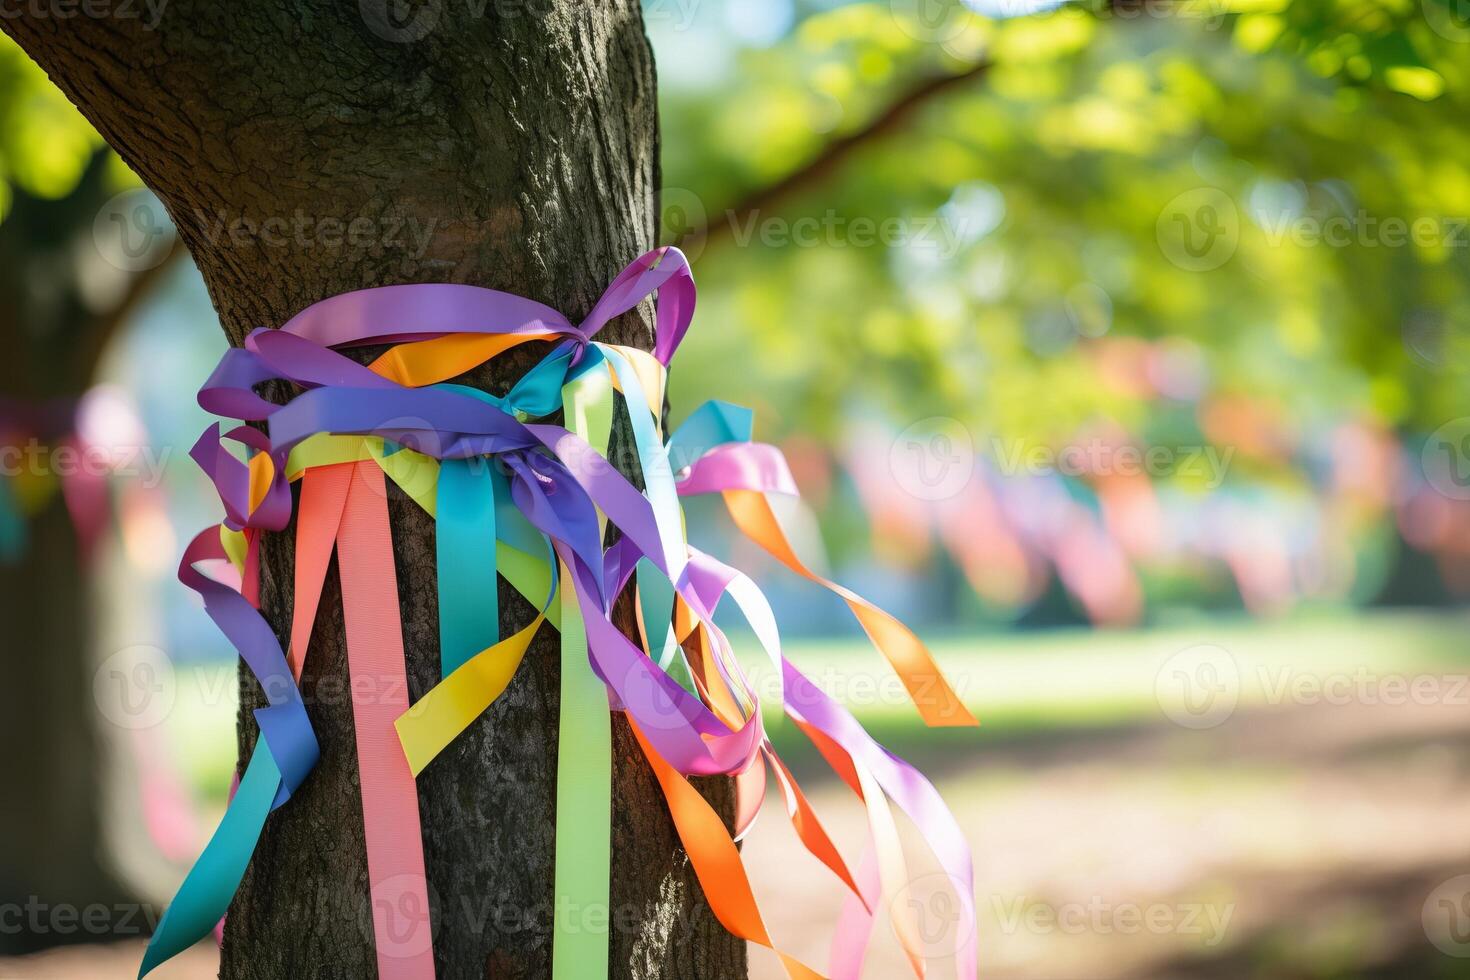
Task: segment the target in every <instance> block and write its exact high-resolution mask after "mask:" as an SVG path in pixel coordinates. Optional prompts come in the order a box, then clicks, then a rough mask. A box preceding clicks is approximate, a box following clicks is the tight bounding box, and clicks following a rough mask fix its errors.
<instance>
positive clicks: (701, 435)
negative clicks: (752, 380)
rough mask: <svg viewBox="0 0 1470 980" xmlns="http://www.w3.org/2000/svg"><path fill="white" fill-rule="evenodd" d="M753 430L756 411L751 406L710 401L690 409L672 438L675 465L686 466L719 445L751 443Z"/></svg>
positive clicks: (671, 446) (670, 443)
mask: <svg viewBox="0 0 1470 980" xmlns="http://www.w3.org/2000/svg"><path fill="white" fill-rule="evenodd" d="M754 432H755V413H754V412H752V411H751V410H750V409H748V408H745V407H743V406H741V405H732V404H730V403H729V402H719V401H708V402H705V403H704V404H703V405H701V406H699V407H698V408H696V409H695V410H694V411H693V412H690V413H689V417H688V418H687V419H685V420H684V424H683V425H681V426H679V428H678V429H677V430H675V432H674V434H673V435H672V436H671V437H669V456H670V458H671V459H672V460H673V464H674V465H675V466H677V467H681V468H682V467H686V466H689V465H690V464H691V463H693V462H694V461H695V460H696V459H698V458H699V457H701V456H703V455H704V454H705V453H707V452H709V451H710V450H711V449H713V448H715V447H716V446H723V445H725V444H726V443H729V442H750V441H751V437H752V436H753V435H754Z"/></svg>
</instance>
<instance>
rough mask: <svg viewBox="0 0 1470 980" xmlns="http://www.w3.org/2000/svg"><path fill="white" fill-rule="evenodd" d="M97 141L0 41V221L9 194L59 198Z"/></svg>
mask: <svg viewBox="0 0 1470 980" xmlns="http://www.w3.org/2000/svg"><path fill="white" fill-rule="evenodd" d="M101 146H102V139H101V137H99V136H98V135H97V134H96V132H94V131H93V129H92V127H91V125H90V124H89V123H88V122H87V121H86V120H85V119H83V118H82V116H81V113H79V112H77V110H76V108H75V107H73V106H72V104H71V103H70V102H68V101H67V99H66V96H64V95H62V94H61V91H60V90H59V89H57V88H56V86H54V85H52V84H51V82H50V80H49V79H47V77H46V75H45V73H44V72H42V71H41V69H40V68H38V67H36V65H35V63H34V62H33V61H31V60H30V59H29V58H27V57H26V56H25V55H24V54H22V53H21V51H20V49H19V48H17V47H16V46H15V44H14V43H13V42H12V41H11V40H10V39H9V38H7V37H4V36H0V221H3V220H4V217H5V213H6V212H7V211H8V210H9V208H10V201H11V200H12V198H13V195H14V189H19V190H22V191H24V192H25V193H28V194H31V195H32V196H35V197H40V198H59V197H65V196H66V195H67V194H69V193H71V191H72V189H73V188H75V187H76V185H77V182H78V181H79V180H81V177H82V172H83V171H84V170H85V169H86V167H87V162H88V161H89V160H91V158H92V156H93V154H94V153H96V152H97V150H98V149H100V148H101Z"/></svg>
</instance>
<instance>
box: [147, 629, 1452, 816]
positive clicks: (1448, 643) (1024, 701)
mask: <svg viewBox="0 0 1470 980" xmlns="http://www.w3.org/2000/svg"><path fill="white" fill-rule="evenodd" d="M1467 635H1470V615H1467V614H1464V613H1444V612H1374V613H1358V614H1351V613H1339V614H1332V615H1328V614H1313V615H1306V614H1304V615H1299V616H1296V617H1292V618H1289V619H1284V620H1278V621H1267V622H1263V621H1258V620H1251V619H1246V618H1243V617H1234V618H1222V619H1202V620H1200V621H1198V622H1193V623H1188V624H1180V625H1172V626H1165V627H1155V628H1149V629H1140V630H1110V631H1098V630H1086V629H1069V630H1052V631H1036V632H1027V633H1000V634H987V635H968V636H948V637H940V638H930V647H931V649H932V650H933V652H934V654H935V656H936V657H937V658H938V660H939V662H940V664H941V665H942V666H943V668H944V670H945V673H946V674H947V676H948V677H949V678H950V680H951V682H952V683H953V685H954V686H955V688H956V689H957V690H958V691H959V692H960V695H961V697H962V698H963V699H964V700H965V702H966V703H967V704H968V705H969V706H970V708H971V709H972V710H973V711H974V712H975V714H976V715H977V716H978V717H979V718H980V719H981V724H982V729H981V731H980V733H979V734H978V735H977V733H975V732H973V731H968V730H955V729H948V730H934V729H925V728H924V727H923V725H922V724H921V723H920V722H919V720H918V715H917V713H916V712H915V710H914V708H913V706H912V705H911V704H910V703H909V701H908V699H907V697H906V695H905V694H904V692H903V690H902V688H901V686H900V685H898V683H897V680H896V678H895V677H894V675H893V673H892V671H891V670H890V669H889V668H888V667H887V665H886V664H885V663H884V661H883V659H882V657H881V656H880V655H879V654H878V653H877V651H875V650H874V649H873V648H872V647H871V646H870V645H869V644H868V643H867V641H866V640H865V639H863V638H862V637H861V636H858V637H844V638H839V639H830V640H807V639H803V640H797V641H794V642H792V643H790V644H789V645H788V650H787V653H788V656H790V657H791V659H792V660H793V661H794V662H795V663H796V664H797V665H798V666H799V667H800V668H801V669H802V670H803V671H804V672H805V673H806V674H807V675H808V676H809V677H811V678H812V679H813V680H815V681H816V682H817V683H819V684H821V685H822V686H823V687H824V688H825V689H826V690H828V691H829V692H830V693H832V694H833V695H834V696H836V697H838V698H839V700H842V701H844V702H845V703H847V704H848V705H849V706H850V707H851V708H852V709H853V711H854V713H855V714H856V715H857V716H858V717H859V718H860V719H861V720H862V721H863V723H864V724H865V725H867V726H868V728H869V730H870V731H872V732H873V734H874V735H875V736H876V737H877V738H878V739H879V740H880V741H882V742H884V744H887V745H890V746H892V747H893V748H895V749H897V750H900V751H904V750H905V749H908V748H913V747H915V746H918V747H920V748H922V749H923V750H924V752H925V754H932V753H936V752H944V751H947V750H948V749H950V748H953V749H954V750H955V751H967V750H970V749H973V748H974V747H975V745H976V744H977V742H976V739H977V738H978V739H980V740H981V742H983V743H987V744H990V743H993V742H995V741H998V740H999V741H1005V740H1012V739H1024V738H1029V737H1038V736H1045V735H1046V734H1047V733H1048V732H1052V731H1057V732H1061V731H1066V730H1074V729H1078V728H1107V727H1112V726H1124V725H1133V724H1148V723H1156V722H1160V721H1165V720H1167V719H1166V716H1165V715H1164V713H1163V712H1162V710H1161V708H1160V705H1159V701H1158V699H1157V696H1156V693H1155V682H1156V678H1157V677H1158V674H1159V671H1160V669H1161V668H1162V667H1163V666H1164V665H1165V664H1166V662H1167V661H1168V660H1169V658H1170V657H1171V655H1173V654H1175V653H1176V652H1178V651H1180V650H1184V649H1186V648H1189V647H1192V646H1194V645H1197V644H1210V645H1213V646H1217V647H1220V648H1223V649H1224V650H1226V651H1228V653H1229V655H1230V657H1231V658H1232V659H1233V661H1234V662H1235V664H1236V665H1237V667H1238V672H1239V704H1240V708H1241V709H1252V708H1259V707H1269V706H1270V705H1271V704H1273V703H1275V702H1279V701H1280V700H1281V694H1280V692H1281V691H1282V690H1283V686H1282V685H1286V684H1291V685H1302V684H1306V685H1308V687H1307V690H1308V691H1310V689H1311V688H1310V684H1311V679H1313V678H1315V679H1322V678H1327V677H1334V676H1335V677H1338V678H1342V677H1345V676H1346V677H1358V678H1366V679H1367V682H1368V683H1370V684H1376V683H1378V682H1379V681H1381V680H1382V679H1383V678H1393V677H1403V678H1413V677H1417V676H1421V675H1442V674H1450V673H1463V672H1465V671H1467V670H1470V646H1467V644H1466V642H1465V638H1466V636H1467ZM734 639H735V641H736V643H737V649H741V650H742V651H744V650H753V651H755V652H753V653H749V654H747V653H742V659H743V661H744V662H745V663H746V665H747V666H748V668H749V669H750V671H751V674H752V676H753V677H754V678H755V679H756V682H757V684H758V686H759V689H760V690H761V692H762V695H763V697H764V698H766V699H767V703H766V715H767V720H768V724H769V725H770V727H771V728H772V730H773V733H774V736H775V738H776V740H777V742H778V744H782V745H784V743H787V742H789V741H791V740H792V735H793V731H792V726H791V725H790V724H789V723H788V722H786V721H785V720H784V718H783V717H782V716H781V713H780V706H779V705H778V704H776V703H774V692H775V688H774V685H773V683H772V676H771V675H772V671H771V669H770V668H769V666H768V665H763V664H762V663H761V662H760V660H759V652H758V650H759V648H758V647H755V646H754V644H753V643H752V642H750V641H749V640H748V638H742V637H739V636H736V637H734ZM742 640H745V641H746V642H744V643H742V642H741V641H742ZM233 670H234V667H233V665H230V664H216V665H209V666H203V667H194V668H190V669H189V670H187V671H182V672H180V675H179V683H178V699H177V703H176V708H175V710H174V712H173V713H172V715H171V716H170V718H169V721H168V726H169V732H168V741H169V744H170V747H171V750H172V751H174V752H176V753H177V756H176V758H177V759H178V762H179V765H180V766H181V768H182V770H183V771H184V773H185V774H186V778H187V779H188V780H189V782H190V783H191V784H192V785H194V786H195V787H196V788H197V790H198V791H199V792H200V794H201V795H203V796H206V797H210V798H216V799H217V798H219V797H221V796H222V795H223V793H224V791H225V789H226V788H227V787H228V785H229V778H230V773H231V771H232V770H233V767H234V762H235V740H234V726H235V684H234V682H233V680H232V676H233ZM798 737H799V736H798Z"/></svg>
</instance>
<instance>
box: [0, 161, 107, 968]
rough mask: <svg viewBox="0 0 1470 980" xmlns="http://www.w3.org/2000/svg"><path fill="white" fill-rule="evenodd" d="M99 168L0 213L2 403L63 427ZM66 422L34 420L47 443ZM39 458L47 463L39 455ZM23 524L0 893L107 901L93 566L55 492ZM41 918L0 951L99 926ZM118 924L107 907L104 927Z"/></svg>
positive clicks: (11, 639)
mask: <svg viewBox="0 0 1470 980" xmlns="http://www.w3.org/2000/svg"><path fill="white" fill-rule="evenodd" d="M102 173H103V167H102V160H101V158H100V157H99V158H97V159H96V160H94V161H93V163H92V166H91V167H89V168H88V170H87V172H86V173H85V174H84V175H83V177H82V180H81V182H80V183H79V184H78V186H77V187H76V189H75V190H74V191H73V192H72V193H71V194H70V195H68V196H67V197H65V198H63V199H61V200H57V201H42V200H38V199H36V198H33V197H30V196H29V195H27V194H25V193H23V192H22V193H18V194H17V195H16V198H15V201H14V202H13V205H12V207H11V210H10V213H9V214H8V215H7V216H6V219H5V221H4V223H3V224H0V349H3V350H4V356H3V357H0V412H3V411H4V410H5V408H4V402H6V401H7V400H11V401H13V402H14V403H15V404H16V405H17V406H19V407H21V408H23V409H28V410H32V411H34V410H37V409H40V408H42V406H47V405H50V406H54V407H55V411H54V412H48V413H47V414H54V415H57V416H60V417H58V418H57V419H56V427H57V428H59V429H65V428H66V427H67V425H66V422H65V419H64V416H65V414H66V409H65V407H64V406H65V405H67V404H68V403H71V402H74V400H75V399H76V398H77V396H79V395H80V394H81V393H82V392H83V391H84V390H85V389H86V386H87V385H88V384H89V383H90V382H91V379H92V373H93V369H94V367H95V354H96V352H97V350H98V348H99V346H100V345H99V343H97V338H96V337H94V336H91V331H92V330H93V328H94V327H95V326H96V324H97V323H98V317H97V316H96V315H95V314H94V312H93V311H92V310H90V309H88V307H87V305H86V304H85V303H84V302H83V300H82V296H81V292H80V290H79V289H78V283H77V282H76V280H75V279H73V278H71V277H70V275H69V273H70V272H71V271H72V270H73V269H74V268H75V266H76V265H77V263H76V262H75V261H74V258H73V256H74V253H75V247H76V236H77V235H78V234H79V233H80V234H82V235H90V233H91V226H92V220H93V218H94V217H95V216H96V214H97V210H98V208H100V207H101V206H102V205H103V204H104V203H105V201H106V199H107V194H106V191H105V190H104V186H103V180H102ZM0 421H3V420H0ZM63 434H64V433H63V432H61V431H53V432H36V433H33V435H35V436H36V437H37V440H38V443H39V444H42V445H47V446H50V445H54V443H55V439H56V437H58V436H60V435H63ZM3 439H4V435H3V433H0V443H3ZM22 448H24V447H22ZM38 462H40V463H41V465H42V466H46V465H47V459H46V457H40V458H38ZM28 475H30V476H37V475H41V474H28ZM51 476H52V477H53V478H54V476H55V474H54V473H52V474H51ZM5 478H6V477H3V476H0V479H5ZM27 535H28V541H27V544H26V549H25V552H24V554H23V555H22V556H21V558H20V560H19V561H16V562H12V563H6V562H4V561H0V623H4V624H5V629H6V641H5V644H4V652H5V658H4V659H5V671H6V679H5V683H4V684H0V745H4V746H6V747H7V753H6V763H5V771H6V774H7V778H8V789H7V792H6V794H5V799H4V801H3V802H0V907H13V908H21V909H25V908H27V907H28V906H30V905H37V906H42V907H44V908H45V909H50V910H56V909H59V908H61V907H75V908H77V909H82V908H86V907H87V906H89V905H99V904H100V905H105V906H108V907H109V908H116V907H117V906H119V905H120V904H126V903H131V902H132V897H131V896H130V895H128V893H127V890H126V889H125V888H124V887H123V886H122V885H121V884H120V883H119V882H118V880H117V875H116V874H115V873H114V871H113V869H112V868H111V867H110V866H109V861H108V860H107V858H106V856H105V855H104V854H103V840H102V824H103V802H102V800H103V796H104V794H103V789H102V785H103V784H102V780H103V772H102V770H103V758H104V755H105V753H104V751H103V739H102V733H101V732H100V731H99V730H98V726H97V720H96V719H97V707H96V704H95V703H94V701H93V657H92V654H93V652H94V651H93V643H94V639H95V638H94V635H93V630H92V625H93V622H92V618H91V616H90V615H89V612H90V610H91V603H90V599H91V596H90V593H89V590H90V588H91V576H90V575H89V574H88V572H89V570H88V569H87V568H86V567H85V566H84V565H83V563H82V561H81V559H80V555H79V549H78V541H77V535H76V533H75V531H74V529H73V526H72V521H71V516H70V514H69V512H68V510H67V507H66V504H65V502H64V501H63V500H62V498H61V495H60V493H59V492H58V493H55V494H53V495H52V496H51V498H50V500H49V502H48V503H47V504H46V505H45V507H44V509H42V510H41V511H40V512H39V513H37V514H36V515H34V516H33V517H32V518H31V520H30V521H29V522H28V526H27ZM18 747H23V748H18ZM129 921H131V917H129ZM51 922H52V920H51V917H50V915H49V912H48V913H46V914H44V915H42V916H40V917H38V918H31V919H30V920H29V921H27V922H26V923H25V924H24V925H23V926H21V928H20V929H19V930H18V931H16V930H15V928H14V923H11V924H10V926H11V927H10V928H7V929H3V930H0V955H10V954H15V953H26V952H31V951H33V950H36V949H40V948H43V947H46V946H52V945H58V944H64V943H69V942H83V941H88V940H91V941H95V940H97V939H98V938H100V937H99V936H98V935H97V934H96V933H95V931H94V932H88V931H86V930H83V929H80V928H71V927H66V928H63V929H58V928H56V927H55V926H54V925H53V924H50V923H51ZM126 926H127V923H122V922H117V921H116V920H115V919H113V918H110V919H109V926H108V928H112V927H126Z"/></svg>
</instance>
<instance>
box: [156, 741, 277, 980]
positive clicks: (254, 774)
mask: <svg viewBox="0 0 1470 980" xmlns="http://www.w3.org/2000/svg"><path fill="white" fill-rule="evenodd" d="M280 786H281V770H280V769H278V768H277V767H276V763H275V760H274V759H273V758H271V754H270V752H269V751H267V750H266V745H265V736H263V735H262V736H261V740H260V742H259V743H258V744H257V745H256V747H255V751H254V752H253V753H252V754H251V756H250V764H249V765H247V766H246V767H245V775H244V776H243V777H241V779H240V786H239V788H238V789H236V790H235V796H234V799H232V800H230V806H229V808H228V809H227V810H225V816H224V819H223V820H221V821H220V825H219V827H218V828H217V829H216V830H215V832H214V836H213V837H211V838H210V839H209V843H208V844H207V845H206V846H205V848H204V853H203V854H201V855H200V856H199V861H198V862H197V863H196V864H195V865H194V867H193V869H192V870H191V871H190V872H189V876H188V877H187V878H185V879H184V883H183V884H182V885H181V886H179V891H178V894H177V895H175V896H174V900H173V901H172V902H170V903H169V906H168V910H167V911H166V912H164V914H163V919H162V920H161V921H160V922H159V923H158V930H157V931H156V932H155V933H154V934H153V939H152V940H151V941H150V942H149V943H148V951H147V953H145V954H144V956H143V965H142V966H141V967H139V969H138V976H139V977H143V976H145V975H146V974H147V973H148V971H150V970H152V969H153V968H154V967H156V966H158V965H159V964H161V963H163V962H164V961H165V960H167V959H170V958H171V957H173V956H176V955H178V954H179V953H182V952H183V951H184V950H186V949H188V948H189V947H190V946H193V945H194V944H195V943H196V942H198V940H199V937H200V936H207V935H208V934H209V932H210V930H212V929H213V928H214V927H215V926H216V925H217V924H218V923H219V920H220V919H221V918H222V917H223V916H224V914H225V910H226V909H228V908H229V907H230V899H231V898H233V897H234V895H235V892H236V890H238V889H239V887H240V879H242V878H244V877H245V868H246V867H247V866H248V865H249V864H250V855H251V854H253V853H254V852H255V845H256V843H257V842H258V841H259V840H260V832H261V829H262V828H264V827H265V818H266V817H267V816H269V815H270V812H271V801H272V800H274V799H275V796H276V791H277V790H278V789H279V788H280Z"/></svg>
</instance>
